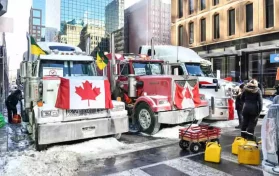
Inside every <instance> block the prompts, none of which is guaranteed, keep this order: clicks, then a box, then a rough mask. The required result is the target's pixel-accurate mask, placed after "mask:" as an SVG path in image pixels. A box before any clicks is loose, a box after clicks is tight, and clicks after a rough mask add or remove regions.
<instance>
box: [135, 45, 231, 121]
mask: <svg viewBox="0 0 279 176" xmlns="http://www.w3.org/2000/svg"><path fill="white" fill-rule="evenodd" d="M154 50H155V53H154V57H155V58H157V59H161V60H164V61H165V62H168V64H170V66H171V68H170V74H174V71H175V70H176V69H178V74H179V75H184V76H186V77H187V76H197V77H198V78H199V85H200V93H201V94H204V95H205V97H206V99H207V100H208V101H209V103H210V106H211V108H210V110H211V113H210V115H209V117H207V119H212V120H228V119H232V118H233V116H234V113H233V112H234V106H233V100H232V88H233V87H234V86H236V85H234V84H232V83H229V82H227V81H225V80H222V79H216V78H215V77H209V76H207V75H205V74H204V73H203V71H202V70H201V67H200V64H201V62H202V58H201V57H200V56H199V55H198V54H197V53H196V52H195V51H193V50H191V49H189V48H185V47H181V46H171V45H157V46H154ZM150 51H151V46H147V45H145V46H141V47H140V53H139V54H145V55H150Z"/></svg>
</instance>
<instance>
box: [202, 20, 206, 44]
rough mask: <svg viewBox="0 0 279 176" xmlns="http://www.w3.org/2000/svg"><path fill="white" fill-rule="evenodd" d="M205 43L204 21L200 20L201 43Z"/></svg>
mask: <svg viewBox="0 0 279 176" xmlns="http://www.w3.org/2000/svg"><path fill="white" fill-rule="evenodd" d="M204 41H206V19H205V18H203V19H201V42H204Z"/></svg>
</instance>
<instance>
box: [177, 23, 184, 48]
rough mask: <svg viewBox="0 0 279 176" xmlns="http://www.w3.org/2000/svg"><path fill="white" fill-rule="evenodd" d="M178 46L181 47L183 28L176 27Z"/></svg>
mask: <svg viewBox="0 0 279 176" xmlns="http://www.w3.org/2000/svg"><path fill="white" fill-rule="evenodd" d="M178 45H179V46H183V26H182V25H181V26H179V27H178Z"/></svg>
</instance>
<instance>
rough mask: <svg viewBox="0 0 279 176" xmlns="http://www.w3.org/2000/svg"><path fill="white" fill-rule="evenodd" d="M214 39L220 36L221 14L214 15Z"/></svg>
mask: <svg viewBox="0 0 279 176" xmlns="http://www.w3.org/2000/svg"><path fill="white" fill-rule="evenodd" d="M213 30H214V39H218V38H220V25H219V14H216V15H214V29H213Z"/></svg>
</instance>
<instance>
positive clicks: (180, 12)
mask: <svg viewBox="0 0 279 176" xmlns="http://www.w3.org/2000/svg"><path fill="white" fill-rule="evenodd" d="M178 1H179V2H178V17H179V18H182V17H183V0H178Z"/></svg>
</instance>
